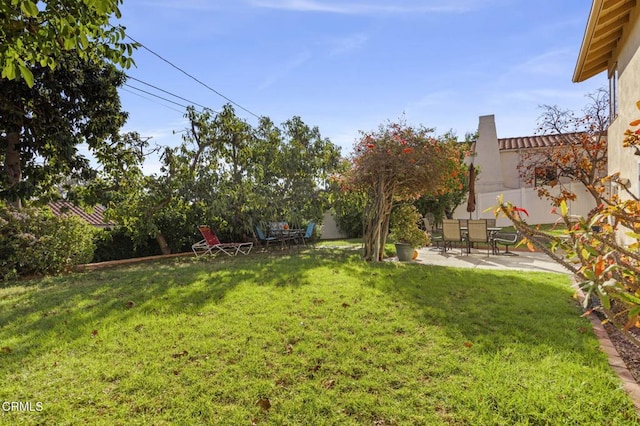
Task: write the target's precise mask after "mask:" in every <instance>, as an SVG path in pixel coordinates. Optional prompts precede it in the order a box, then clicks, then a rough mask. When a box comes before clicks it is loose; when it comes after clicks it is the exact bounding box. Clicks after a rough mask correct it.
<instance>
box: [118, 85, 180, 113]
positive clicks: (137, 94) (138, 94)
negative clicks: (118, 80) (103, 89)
mask: <svg viewBox="0 0 640 426" xmlns="http://www.w3.org/2000/svg"><path fill="white" fill-rule="evenodd" d="M120 90H122V91H123V92H127V93H131V94H132V95H134V96H138V97H140V98H142V99H146V100H148V101H149V102H153V103H154V104H158V105H161V106H163V107H165V108H168V109H170V110H172V111H175V112H179V113H184V111H181V110H179V109H177V108H173V107H170V106H169V105H165V104H163V103H160V102H156V101H154V100H153V99H151V98H148V97H146V96H144V95H141V94H140V93H136V92H134V91H133V90H129V89H127V88H124V87H121V88H120Z"/></svg>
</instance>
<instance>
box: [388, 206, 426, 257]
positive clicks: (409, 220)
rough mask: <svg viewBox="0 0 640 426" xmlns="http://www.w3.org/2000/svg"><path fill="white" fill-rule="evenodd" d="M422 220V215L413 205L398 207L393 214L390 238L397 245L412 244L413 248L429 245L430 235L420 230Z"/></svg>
mask: <svg viewBox="0 0 640 426" xmlns="http://www.w3.org/2000/svg"><path fill="white" fill-rule="evenodd" d="M420 220H421V216H420V213H418V209H416V208H415V206H413V205H412V204H408V203H403V204H400V205H399V206H396V207H395V208H394V209H393V211H392V212H391V227H392V231H391V235H390V237H391V238H392V239H393V240H394V241H395V242H397V243H405V244H410V245H411V246H413V247H422V246H426V245H428V244H429V243H430V240H429V235H428V234H427V233H426V232H425V231H423V230H422V229H420V227H419V225H418V224H419V223H420Z"/></svg>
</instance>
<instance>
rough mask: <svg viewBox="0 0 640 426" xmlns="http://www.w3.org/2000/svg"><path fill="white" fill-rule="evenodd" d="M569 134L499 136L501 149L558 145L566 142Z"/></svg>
mask: <svg viewBox="0 0 640 426" xmlns="http://www.w3.org/2000/svg"><path fill="white" fill-rule="evenodd" d="M570 136H571V135H569V134H564V135H536V136H521V137H516V138H498V145H499V147H500V148H499V149H500V150H501V151H502V150H509V149H531V148H546V147H550V146H558V145H562V144H563V143H566V140H567V139H566V138H567V137H570Z"/></svg>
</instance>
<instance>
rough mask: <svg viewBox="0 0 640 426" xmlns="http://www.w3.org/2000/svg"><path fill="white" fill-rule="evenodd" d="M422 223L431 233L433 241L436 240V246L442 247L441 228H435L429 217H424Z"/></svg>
mask: <svg viewBox="0 0 640 426" xmlns="http://www.w3.org/2000/svg"><path fill="white" fill-rule="evenodd" d="M422 223H423V225H424V230H425V231H427V232H428V233H429V235H430V236H431V243H432V244H433V243H434V242H435V245H436V247H440V243H441V242H442V231H441V230H440V229H435V228H434V227H433V225H432V224H431V222H430V221H429V218H428V217H426V216H425V217H423V218H422Z"/></svg>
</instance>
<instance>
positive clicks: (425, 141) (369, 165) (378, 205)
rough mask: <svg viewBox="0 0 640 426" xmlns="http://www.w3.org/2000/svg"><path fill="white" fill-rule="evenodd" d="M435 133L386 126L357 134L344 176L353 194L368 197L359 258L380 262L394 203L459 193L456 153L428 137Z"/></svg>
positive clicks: (448, 145) (459, 170)
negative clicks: (359, 193) (424, 196)
mask: <svg viewBox="0 0 640 426" xmlns="http://www.w3.org/2000/svg"><path fill="white" fill-rule="evenodd" d="M433 133H434V129H429V128H425V127H422V126H420V127H412V126H409V125H407V124H406V123H404V122H399V123H387V124H386V125H381V126H380V127H379V128H378V130H376V131H373V132H366V133H364V132H363V133H362V137H361V138H360V140H359V141H358V142H357V143H356V145H355V147H354V153H353V155H352V157H351V160H352V162H353V168H352V169H351V170H350V171H349V173H348V174H347V175H346V176H345V178H346V182H347V183H348V185H349V186H351V187H352V188H355V189H358V190H363V191H364V192H365V193H366V194H367V204H366V207H365V214H364V216H365V219H364V222H365V225H364V258H365V259H366V260H369V261H371V260H374V261H378V260H381V258H382V254H383V253H384V245H385V243H386V238H387V234H388V233H389V232H388V231H389V219H390V214H391V209H392V207H393V203H394V201H398V200H413V199H417V198H419V197H420V196H423V195H427V194H435V195H438V194H444V193H446V192H447V191H448V190H449V189H450V188H453V187H456V188H457V187H458V186H459V182H458V181H457V179H456V178H457V177H458V175H459V174H460V173H462V172H463V166H462V165H461V163H460V153H459V150H458V149H457V147H456V146H455V145H454V144H452V143H446V142H445V141H443V140H441V139H442V138H437V137H435V136H433Z"/></svg>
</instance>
